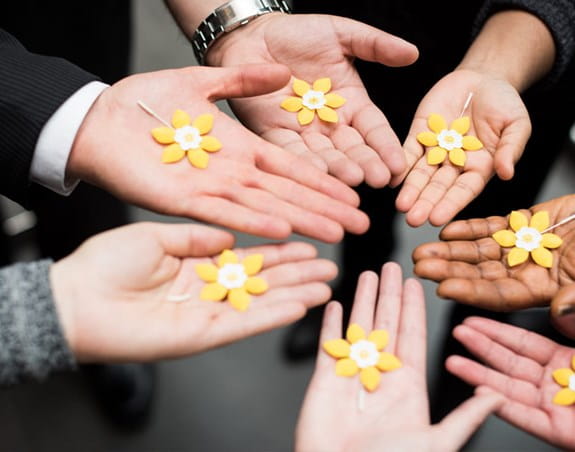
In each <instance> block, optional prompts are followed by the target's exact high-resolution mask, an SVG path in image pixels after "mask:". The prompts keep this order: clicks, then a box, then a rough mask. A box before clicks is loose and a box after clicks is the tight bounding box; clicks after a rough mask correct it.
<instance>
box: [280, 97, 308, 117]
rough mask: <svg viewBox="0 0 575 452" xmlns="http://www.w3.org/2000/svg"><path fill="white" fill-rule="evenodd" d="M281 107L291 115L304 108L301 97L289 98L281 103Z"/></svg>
mask: <svg viewBox="0 0 575 452" xmlns="http://www.w3.org/2000/svg"><path fill="white" fill-rule="evenodd" d="M281 107H282V108H283V109H284V110H287V111H289V112H291V113H295V112H297V111H300V110H301V109H302V108H303V103H302V101H301V98H299V97H293V96H292V97H288V98H287V99H284V100H283V102H282V103H281Z"/></svg>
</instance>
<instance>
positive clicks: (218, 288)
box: [200, 283, 228, 301]
mask: <svg viewBox="0 0 575 452" xmlns="http://www.w3.org/2000/svg"><path fill="white" fill-rule="evenodd" d="M227 294H228V289H226V288H225V287H224V286H222V285H221V284H218V283H212V284H206V285H205V286H204V288H203V289H202V291H201V293H200V300H208V301H222V300H223V299H224V298H226V295H227Z"/></svg>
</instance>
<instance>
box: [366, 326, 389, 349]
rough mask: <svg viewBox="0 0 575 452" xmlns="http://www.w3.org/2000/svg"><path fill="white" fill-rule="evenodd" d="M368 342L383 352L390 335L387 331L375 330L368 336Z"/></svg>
mask: <svg viewBox="0 0 575 452" xmlns="http://www.w3.org/2000/svg"><path fill="white" fill-rule="evenodd" d="M367 340H368V341H371V342H373V343H374V344H375V346H376V348H377V349H378V350H380V351H381V350H383V349H384V348H385V346H386V345H387V343H388V342H389V334H387V331H385V330H373V331H372V332H371V333H369V336H367Z"/></svg>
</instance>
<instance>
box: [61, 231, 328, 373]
mask: <svg viewBox="0 0 575 452" xmlns="http://www.w3.org/2000/svg"><path fill="white" fill-rule="evenodd" d="M233 242H234V239H233V236H232V235H231V234H229V233H227V232H224V231H220V230H217V229H212V228H208V227H206V226H198V225H190V224H180V225H178V224H154V223H139V224H135V225H130V226H125V227H122V228H119V229H115V230H112V231H109V232H105V233H103V234H100V235H97V236H95V237H93V238H91V239H90V240H88V241H86V242H85V243H84V244H83V245H82V246H81V247H80V248H78V249H77V250H76V251H75V252H74V253H72V254H71V255H70V256H68V257H66V258H64V259H62V260H61V261H59V262H57V263H55V264H54V265H53V266H52V270H51V281H52V286H53V292H54V298H55V300H56V306H57V309H58V312H59V314H60V318H61V323H62V326H63V330H64V332H65V336H66V338H67V340H68V343H69V345H70V348H71V350H72V351H73V353H74V355H75V356H76V358H77V359H78V361H80V362H126V361H127V362H137V361H152V360H158V359H164V358H178V357H183V356H186V355H191V354H194V353H199V352H203V351H205V350H209V349H211V348H214V347H218V346H221V345H225V344H228V343H230V342H233V341H237V340H239V339H242V338H245V337H248V336H252V335H255V334H259V333H262V332H264V331H268V330H271V329H273V328H277V327H280V326H283V325H286V324H289V323H291V322H294V321H296V320H298V319H299V318H301V317H303V316H304V314H305V313H306V310H307V309H308V308H311V307H313V306H317V305H319V304H321V303H324V302H325V301H327V300H328V299H329V296H330V293H331V292H330V289H329V287H328V286H327V285H326V284H325V281H328V280H330V279H333V278H334V277H335V275H336V274H337V268H336V267H335V265H334V264H333V263H332V262H330V261H326V260H322V259H317V258H316V250H315V248H314V247H313V246H311V245H308V244H305V243H298V242H290V243H286V244H275V245H266V246H259V247H254V248H248V249H238V250H235V252H236V253H237V254H238V255H239V256H240V258H241V257H245V256H246V255H249V254H255V253H261V254H263V255H264V267H263V270H262V271H261V273H260V274H259V275H258V276H261V277H262V278H264V279H265V280H266V281H267V283H268V285H269V290H268V291H267V292H265V293H264V294H263V295H260V296H258V297H254V298H253V300H252V302H251V305H250V306H249V308H248V310H247V311H244V312H239V311H236V310H235V309H234V308H233V307H232V306H231V305H230V304H229V302H227V301H225V302H213V301H204V300H200V298H199V295H200V291H201V290H202V288H203V287H204V285H205V284H206V283H204V282H203V281H202V280H200V278H199V277H198V276H197V274H196V272H195V265H196V264H198V263H207V262H212V259H213V258H214V257H217V255H219V254H220V253H221V251H222V250H224V249H229V248H231V247H232V246H233ZM182 295H189V296H190V299H189V300H186V301H181V302H175V301H170V297H172V296H174V297H175V296H182Z"/></svg>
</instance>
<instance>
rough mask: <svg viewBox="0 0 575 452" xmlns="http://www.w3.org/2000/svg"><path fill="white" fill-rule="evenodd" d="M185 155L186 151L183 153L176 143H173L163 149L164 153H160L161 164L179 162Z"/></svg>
mask: <svg viewBox="0 0 575 452" xmlns="http://www.w3.org/2000/svg"><path fill="white" fill-rule="evenodd" d="M185 155H186V151H184V150H183V149H182V147H181V146H180V145H179V144H178V143H174V144H171V145H169V146H166V147H165V148H164V152H163V153H162V162H164V163H174V162H179V161H180V160H182V159H183V158H184V156H185Z"/></svg>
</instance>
